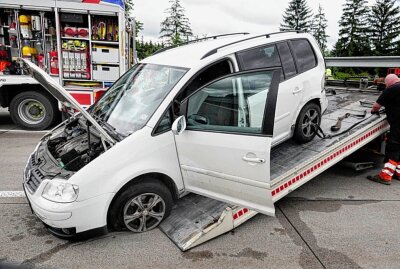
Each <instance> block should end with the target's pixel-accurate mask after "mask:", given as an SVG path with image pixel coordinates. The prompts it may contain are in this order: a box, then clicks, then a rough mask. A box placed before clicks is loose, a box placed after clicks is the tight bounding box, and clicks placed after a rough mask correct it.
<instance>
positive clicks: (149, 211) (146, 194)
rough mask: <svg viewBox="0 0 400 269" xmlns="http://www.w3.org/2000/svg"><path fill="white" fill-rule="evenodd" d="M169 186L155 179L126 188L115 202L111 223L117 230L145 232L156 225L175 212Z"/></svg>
mask: <svg viewBox="0 0 400 269" xmlns="http://www.w3.org/2000/svg"><path fill="white" fill-rule="evenodd" d="M172 205H173V199H172V195H171V192H170V191H169V189H168V188H167V187H166V186H165V185H164V184H163V183H162V182H160V181H158V180H155V179H148V180H141V181H140V182H139V183H136V184H133V185H131V186H129V187H128V188H127V189H125V190H124V191H123V192H122V193H121V194H120V195H119V196H118V197H117V198H116V199H115V201H114V202H113V203H112V205H111V207H110V210H109V214H108V223H109V226H110V227H111V228H112V229H114V230H121V229H128V230H130V231H132V232H135V233H142V232H146V231H149V230H152V229H154V228H156V227H157V226H158V225H159V224H160V223H161V222H162V221H163V220H164V219H165V218H166V217H167V216H168V215H169V214H170V212H171V209H172Z"/></svg>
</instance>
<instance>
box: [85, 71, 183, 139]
mask: <svg viewBox="0 0 400 269" xmlns="http://www.w3.org/2000/svg"><path fill="white" fill-rule="evenodd" d="M186 72H187V69H184V68H179V67H171V66H164V65H155V64H137V65H135V66H134V67H132V69H130V70H129V71H128V72H126V73H125V74H124V75H123V76H122V77H121V78H120V79H119V80H118V81H117V82H116V83H114V85H113V86H111V87H110V89H109V90H108V91H107V92H106V94H105V95H104V96H103V97H102V98H101V99H100V100H99V102H98V103H96V104H95V105H94V106H93V107H92V109H91V112H92V115H94V116H96V118H97V119H98V120H100V121H102V122H106V123H107V124H108V125H111V126H112V127H113V128H115V131H117V132H118V133H120V134H121V135H123V136H128V135H130V134H131V133H133V132H135V131H137V130H139V129H141V128H143V126H144V125H145V124H146V123H147V121H148V120H149V118H150V117H151V115H153V113H154V112H155V110H156V109H157V108H158V106H159V105H160V104H161V102H162V101H163V100H164V98H165V97H166V96H167V94H168V93H169V92H170V91H171V90H172V88H173V87H174V86H175V85H176V83H178V81H179V80H180V79H181V78H182V77H183V75H184V74H185V73H186Z"/></svg>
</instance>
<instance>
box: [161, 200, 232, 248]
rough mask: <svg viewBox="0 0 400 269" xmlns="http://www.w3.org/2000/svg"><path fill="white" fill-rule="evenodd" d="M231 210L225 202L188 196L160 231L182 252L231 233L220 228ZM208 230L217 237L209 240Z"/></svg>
mask: <svg viewBox="0 0 400 269" xmlns="http://www.w3.org/2000/svg"><path fill="white" fill-rule="evenodd" d="M230 210H231V209H230V207H229V205H228V204H226V203H224V202H220V201H217V200H214V199H210V198H207V197H204V196H201V195H196V194H189V195H187V196H185V197H183V198H182V199H180V200H179V201H178V202H177V204H176V205H175V206H174V208H173V209H172V212H171V215H170V216H169V217H168V218H167V219H165V220H164V221H163V222H162V223H161V225H160V226H159V228H160V229H161V231H162V232H164V233H165V234H166V235H167V236H168V237H169V238H170V239H171V240H172V242H174V243H175V244H176V246H177V247H179V248H180V249H181V250H182V251H185V250H188V249H189V248H192V247H194V246H197V245H199V244H201V243H202V242H205V241H207V240H210V239H211V238H213V237H215V236H218V235H219V234H222V233H226V232H228V231H230V230H232V229H233V227H232V225H230V227H229V225H228V226H227V227H224V226H226V225H222V224H221V223H222V222H224V218H229V211H230ZM224 213H226V214H224ZM230 223H232V221H230ZM209 229H219V230H220V233H218V235H215V236H213V237H210V234H209V235H207V230H209Z"/></svg>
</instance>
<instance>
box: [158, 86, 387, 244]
mask: <svg viewBox="0 0 400 269" xmlns="http://www.w3.org/2000/svg"><path fill="white" fill-rule="evenodd" d="M377 94H379V93H378V92H376V91H375V92H368V91H367V92H358V91H348V90H345V89H344V90H343V91H338V93H337V95H333V96H329V107H328V110H327V111H326V112H325V114H324V115H323V117H322V123H321V128H322V129H323V131H324V133H326V134H327V135H332V134H335V133H332V132H331V131H330V127H331V126H332V125H335V123H336V122H337V119H338V117H340V116H343V114H345V113H354V114H362V112H363V111H365V110H367V111H368V113H367V116H366V117H367V119H366V120H365V121H363V122H362V123H360V124H359V125H357V126H356V127H354V128H353V129H351V130H349V131H347V132H344V133H343V134H341V135H339V136H337V137H335V138H332V139H325V140H324V139H321V138H318V137H316V138H315V139H314V140H313V141H311V142H309V143H307V144H303V145H299V144H296V143H295V142H293V141H292V140H289V141H286V142H284V143H282V144H280V145H278V146H276V147H274V148H273V149H272V151H271V159H270V162H271V171H270V177H271V181H270V182H271V187H270V189H269V190H266V192H271V194H272V199H273V202H276V201H278V200H279V199H281V198H283V197H284V196H286V195H287V194H288V193H290V192H291V191H293V190H295V189H297V188H298V187H300V186H301V185H303V184H305V183H306V182H308V181H309V180H311V179H312V178H314V177H315V176H317V175H319V174H320V173H322V172H323V171H325V170H326V169H328V168H329V167H331V166H333V165H334V164H336V163H338V162H339V161H341V160H342V159H343V158H345V157H346V156H348V155H350V154H351V153H353V152H354V151H356V150H358V149H359V148H361V147H362V146H363V145H365V144H367V143H368V142H370V141H372V140H373V139H375V138H377V137H378V136H380V135H381V134H383V133H384V132H386V130H387V129H388V125H387V123H386V120H385V119H386V116H385V115H382V116H381V117H377V116H372V117H370V113H369V110H370V109H369V108H368V107H363V106H362V105H361V104H360V100H376V98H377ZM357 121H360V119H356V118H354V117H349V118H346V119H344V120H343V121H342V127H341V130H340V131H338V133H340V132H342V131H344V130H346V129H348V127H350V126H352V125H354V123H356V122H357ZM256 214H257V212H256V211H253V210H251V209H248V208H243V207H240V206H233V205H229V204H227V203H224V202H220V201H216V200H214V199H210V198H206V197H204V196H200V195H197V194H189V195H187V196H185V197H183V198H182V199H180V200H179V201H178V202H177V204H176V205H175V206H174V208H173V210H172V212H171V215H170V216H169V217H168V218H167V219H165V220H164V221H163V222H162V223H161V225H160V226H159V228H160V230H161V231H162V232H164V233H165V234H166V235H167V236H168V237H169V238H170V239H171V240H172V242H174V244H176V246H177V247H179V249H181V250H182V251H186V250H188V249H190V248H193V247H195V246H198V245H200V244H202V243H204V242H206V241H208V240H210V239H212V238H215V237H217V236H219V235H222V234H225V233H227V232H229V231H231V230H233V229H234V228H236V227H238V226H239V225H241V224H242V223H244V222H246V221H247V220H249V219H251V218H252V217H254V216H255V215H256Z"/></svg>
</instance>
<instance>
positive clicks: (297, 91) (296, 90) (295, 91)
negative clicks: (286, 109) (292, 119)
mask: <svg viewBox="0 0 400 269" xmlns="http://www.w3.org/2000/svg"><path fill="white" fill-rule="evenodd" d="M302 90H303V88H299V87H296V88H294V90H293V91H292V93H293V94H297V93H299V92H301V91H302Z"/></svg>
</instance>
